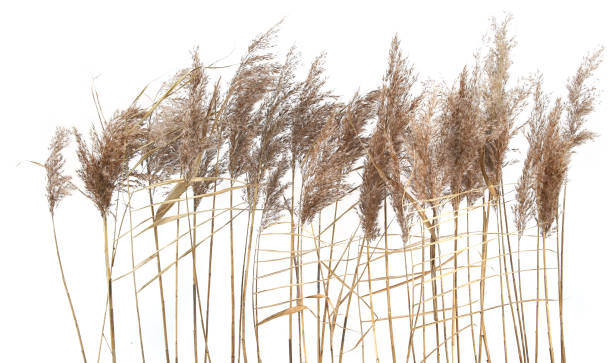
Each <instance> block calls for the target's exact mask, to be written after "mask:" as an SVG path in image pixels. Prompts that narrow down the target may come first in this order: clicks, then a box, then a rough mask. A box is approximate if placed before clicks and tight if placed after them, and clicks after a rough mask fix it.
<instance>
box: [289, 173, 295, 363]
mask: <svg viewBox="0 0 612 363" xmlns="http://www.w3.org/2000/svg"><path fill="white" fill-rule="evenodd" d="M294 198H295V163H292V164H291V235H290V236H289V238H290V243H291V245H290V253H291V257H290V258H289V308H291V307H293V260H294V258H295V249H294V238H295V237H294V233H295V221H294V213H295V210H294V208H295V205H294ZM292 316H293V314H289V315H288V316H287V318H288V319H289V363H292V362H293V317H292Z"/></svg>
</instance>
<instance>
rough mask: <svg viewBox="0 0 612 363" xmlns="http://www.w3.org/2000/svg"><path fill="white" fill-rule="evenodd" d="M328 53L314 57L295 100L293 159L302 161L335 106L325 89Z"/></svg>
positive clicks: (291, 148)
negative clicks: (326, 56) (326, 55)
mask: <svg viewBox="0 0 612 363" xmlns="http://www.w3.org/2000/svg"><path fill="white" fill-rule="evenodd" d="M324 66H325V54H321V55H319V56H318V57H316V58H315V60H314V61H313V62H312V64H311V65H310V70H309V72H308V75H307V76H306V79H305V80H304V81H302V82H300V84H299V85H298V89H297V92H296V104H295V107H294V109H293V110H292V111H291V112H292V115H291V116H292V117H291V119H290V122H289V128H290V129H291V134H290V144H291V145H290V151H291V156H292V159H293V162H294V163H301V162H302V161H303V159H304V157H305V155H306V153H307V152H308V150H309V149H310V148H311V146H312V145H313V143H314V142H315V140H316V139H317V138H318V136H319V132H320V131H321V130H322V129H323V125H324V124H325V122H326V120H327V119H328V117H329V115H330V113H331V111H332V110H333V109H334V108H335V105H334V103H333V102H332V100H333V99H334V98H335V97H333V96H332V94H331V92H330V91H328V90H324V87H325V81H326V79H325V77H324V76H323V73H324V72H325V68H324ZM292 167H293V168H295V165H293V166H292Z"/></svg>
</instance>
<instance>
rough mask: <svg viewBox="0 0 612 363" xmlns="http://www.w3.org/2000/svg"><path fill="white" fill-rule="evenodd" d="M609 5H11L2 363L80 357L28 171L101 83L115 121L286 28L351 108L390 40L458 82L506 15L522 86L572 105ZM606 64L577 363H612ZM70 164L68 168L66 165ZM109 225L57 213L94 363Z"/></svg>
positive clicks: (581, 245) (572, 260) (570, 245)
mask: <svg viewBox="0 0 612 363" xmlns="http://www.w3.org/2000/svg"><path fill="white" fill-rule="evenodd" d="M459 4H461V5H459ZM605 4H606V2H604V1H600V2H597V1H581V2H576V1H573V2H560V1H557V2H546V3H543V2H538V3H534V2H533V1H512V2H508V3H505V4H499V3H497V2H492V1H482V2H469V1H464V2H448V3H447V2H441V1H429V2H425V1H420V2H418V3H417V2H415V3H410V2H396V3H395V2H384V1H377V2H374V1H368V2H363V3H362V2H357V1H353V2H343V3H339V2H334V3H331V2H329V3H326V2H320V1H303V2H300V3H295V4H289V3H288V2H283V1H279V2H271V1H253V2H248V3H247V2H245V3H235V2H229V1H228V2H223V1H215V2H195V1H194V2H186V1H172V2H171V3H170V2H163V3H156V2H127V1H118V2H115V1H105V2H97V3H95V4H94V3H92V2H85V1H75V2H66V1H20V2H13V3H8V2H4V3H3V4H2V5H0V119H1V120H2V128H1V129H0V138H1V142H0V163H1V165H0V170H2V178H1V179H0V180H1V183H2V188H0V190H1V191H2V193H3V194H2V198H1V199H0V200H1V207H0V213H1V218H0V221H1V222H0V223H1V224H0V227H1V229H0V231H1V234H0V236H1V237H0V361H3V362H42V361H48V362H56V361H57V362H60V361H61V362H78V361H79V359H80V354H79V352H78V347H77V345H76V339H75V338H74V330H73V329H74V328H73V325H72V321H71V316H70V313H69V310H68V308H67V304H66V301H65V296H64V292H63V288H62V286H61V282H60V279H59V273H58V269H57V262H56V259H55V255H54V254H55V250H54V247H53V243H52V240H51V239H50V238H51V225H50V219H49V216H48V213H47V205H46V199H45V196H44V182H45V179H44V174H43V172H42V170H41V169H40V168H38V167H35V166H32V165H30V164H28V163H26V162H24V161H26V160H37V161H44V159H45V158H46V156H47V145H48V141H49V139H50V137H51V135H52V133H53V130H54V128H55V126H56V125H64V126H72V125H75V126H77V127H78V128H79V129H80V130H81V131H86V130H87V128H88V127H89V125H90V124H91V123H92V122H97V116H96V111H95V107H94V104H93V101H92V97H91V87H92V82H93V80H94V79H95V86H96V88H97V90H98V92H99V94H100V99H101V103H102V106H103V108H104V112H105V115H106V116H107V117H108V116H110V115H111V114H112V112H113V110H115V109H117V108H121V107H124V106H126V105H127V104H128V103H129V102H131V100H132V99H133V97H134V96H135V95H136V94H137V93H138V92H139V91H140V90H141V88H142V87H143V86H144V85H146V84H147V83H149V82H151V81H154V80H156V79H160V78H161V79H163V78H165V77H168V76H169V75H171V74H172V73H173V72H174V71H175V70H177V69H178V68H181V67H185V66H188V65H189V64H190V58H189V51H190V50H191V49H192V48H193V47H194V46H196V45H199V46H200V49H201V55H202V58H203V60H204V63H210V62H212V61H215V60H217V59H219V58H224V57H225V58H224V59H225V60H226V61H225V62H226V63H228V64H232V63H235V62H236V61H237V60H238V59H239V57H240V55H241V54H242V53H243V52H244V49H245V47H246V46H247V45H248V43H249V41H250V40H251V39H252V38H253V37H254V36H255V35H256V34H257V33H259V32H262V31H265V30H266V29H268V28H269V27H270V26H271V25H272V24H274V23H276V22H277V21H279V20H280V19H281V18H283V17H286V20H285V23H284V24H283V26H282V30H281V33H280V39H279V43H280V49H281V51H282V50H283V49H286V48H287V47H288V46H290V45H291V44H293V43H295V44H296V45H297V47H298V49H299V50H300V51H301V52H302V55H303V60H304V63H305V64H307V63H309V62H310V60H311V59H312V58H313V57H315V56H316V55H317V54H318V53H319V52H321V51H326V52H327V54H328V58H327V68H328V75H329V82H330V84H331V85H332V87H333V88H334V89H335V90H336V93H337V94H339V95H342V96H349V95H351V94H352V93H353V92H354V91H356V90H357V89H358V88H360V89H362V90H367V89H371V88H374V87H376V86H377V85H378V84H379V81H380V79H381V77H382V74H383V71H384V69H385V63H386V56H387V51H388V47H389V44H390V41H391V38H392V36H393V34H394V33H398V34H399V37H400V39H401V41H402V47H403V49H404V52H405V53H406V54H407V55H408V56H409V58H410V60H411V61H412V62H413V63H414V64H415V67H416V70H417V71H418V73H419V74H420V79H421V80H424V79H427V78H434V79H438V80H440V79H442V80H446V81H448V82H452V80H453V79H454V78H455V76H456V75H457V74H458V72H459V71H460V70H461V68H462V67H463V65H464V64H466V63H469V62H471V60H472V54H473V53H474V51H475V50H476V49H477V48H478V47H479V46H481V45H482V36H483V35H484V34H485V33H486V32H487V31H488V30H489V24H490V17H491V16H496V17H498V18H502V17H503V16H504V11H507V12H509V13H511V14H512V15H513V16H514V20H513V22H512V24H511V28H510V29H511V34H513V35H514V36H515V37H516V40H517V42H518V45H517V47H516V49H515V51H514V55H513V59H514V65H513V67H512V69H511V70H512V73H513V74H514V75H525V76H526V75H528V74H529V73H530V72H534V71H536V70H540V71H542V72H543V74H544V80H545V89H546V90H547V91H550V92H553V94H554V95H561V96H563V95H565V88H564V87H565V82H566V80H567V77H568V76H570V75H571V74H573V72H574V71H575V69H576V68H577V66H578V64H579V63H580V61H581V59H582V57H583V55H585V54H586V53H587V52H588V51H590V50H593V49H595V48H596V47H598V46H600V45H604V46H607V47H609V48H610V47H611V46H612V42H611V38H610V34H612V26H610V19H609V14H610V12H609V11H608V9H607V7H606V5H605ZM604 57H605V59H604V63H603V64H602V66H601V68H600V69H599V70H598V71H597V74H596V75H597V78H598V79H599V81H598V82H597V85H598V87H599V89H600V90H601V91H602V94H601V98H600V100H601V102H600V104H599V105H598V106H597V109H596V112H595V113H594V114H593V115H592V117H591V118H590V120H589V127H590V128H591V129H592V130H594V131H595V132H597V133H598V134H599V135H600V136H599V137H598V138H597V140H596V141H595V142H594V143H591V144H588V145H586V146H584V147H581V148H580V150H579V151H578V153H577V154H576V155H575V157H574V158H573V161H572V165H571V170H570V175H569V178H570V183H569V187H568V200H567V206H568V212H567V222H566V224H567V235H566V246H567V247H566V271H565V284H566V285H565V291H566V293H565V294H566V302H565V304H566V305H565V309H566V312H565V316H566V341H567V345H568V348H567V350H568V356H569V360H570V361H585V362H587V361H592V362H603V361H606V360H609V356H610V340H609V338H610V329H611V328H612V315H611V313H610V309H609V308H608V305H609V302H610V297H611V296H610V287H609V286H610V282H609V281H610V277H612V276H611V270H610V256H612V244H611V243H610V235H609V228H608V226H609V224H610V220H611V219H610V217H612V215H611V214H610V212H609V206H610V205H611V203H612V198H611V197H610V187H609V185H610V170H611V167H610V156H611V155H612V126H611V122H610V115H612V108H611V105H612V103H611V102H610V92H612V87H611V86H612V59H610V58H611V57H610V56H609V49H608V50H606V51H605V53H604ZM74 166H75V165H74V160H73V158H70V160H69V165H68V167H69V168H70V169H73V167H74ZM97 217H98V215H97V213H96V212H95V211H94V208H93V206H92V205H91V204H90V202H89V201H86V200H83V198H82V197H72V198H70V199H69V200H67V201H66V202H65V203H64V204H63V205H62V206H61V207H60V209H59V211H58V215H57V219H58V233H60V244H61V248H62V252H63V259H64V263H65V270H66V272H67V274H68V278H69V284H70V288H71V290H72V293H73V296H74V297H73V299H74V301H75V305H76V306H77V309H78V310H79V319H80V320H81V325H82V329H83V334H84V339H85V344H86V349H87V353H88V358H89V359H91V360H93V359H94V357H95V351H96V348H97V336H98V335H97V334H98V330H99V320H100V315H101V313H102V308H103V306H102V305H101V302H100V301H102V302H103V298H104V291H100V289H99V288H98V287H101V286H103V285H102V284H103V282H102V281H103V265H102V261H101V256H102V255H101V248H100V243H99V242H100V241H99V238H98V236H100V231H101V227H100V226H99V224H98V223H97ZM94 221H96V222H94ZM91 236H93V237H91ZM92 238H93V240H92ZM134 339H137V338H136V337H134ZM270 339H273V337H271V338H270ZM133 343H134V344H136V343H137V341H136V340H134V342H133Z"/></svg>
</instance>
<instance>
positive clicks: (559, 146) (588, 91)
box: [530, 49, 603, 234]
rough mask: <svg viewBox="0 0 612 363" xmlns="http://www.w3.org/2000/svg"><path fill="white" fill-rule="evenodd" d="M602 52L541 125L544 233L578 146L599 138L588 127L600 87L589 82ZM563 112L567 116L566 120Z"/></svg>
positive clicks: (538, 172) (539, 187) (539, 196)
mask: <svg viewBox="0 0 612 363" xmlns="http://www.w3.org/2000/svg"><path fill="white" fill-rule="evenodd" d="M602 51H603V49H599V50H597V51H595V52H593V53H592V54H590V55H588V56H586V57H585V58H584V60H583V63H582V64H581V65H580V67H579V68H578V70H577V71H576V74H575V75H574V76H573V77H572V78H570V79H569V81H568V85H567V90H568V96H567V102H566V104H565V105H564V104H563V103H561V100H559V99H558V100H557V102H555V105H554V106H553V108H552V110H551V111H550V113H549V115H548V117H547V119H546V123H545V124H544V125H543V126H541V127H542V136H541V142H540V144H539V145H537V144H536V146H535V147H536V148H537V147H539V148H540V149H539V150H535V151H534V154H536V155H537V157H538V160H536V161H535V162H534V164H535V165H534V169H535V170H534V174H535V187H534V188H535V198H536V204H537V219H538V224H539V225H540V228H542V231H543V233H544V234H548V233H550V231H551V226H552V223H553V222H554V220H555V219H556V217H557V211H558V207H559V193H560V192H561V187H562V185H563V183H564V182H565V179H566V178H567V171H568V168H569V162H570V159H571V155H572V153H573V152H574V148H576V147H577V146H580V145H582V144H584V143H585V142H587V141H588V140H591V139H593V138H594V137H595V134H594V133H593V132H591V131H589V130H585V129H584V123H585V121H586V117H587V116H588V115H589V114H590V113H591V112H592V111H593V108H594V103H595V101H596V99H597V91H596V89H595V88H594V87H592V86H590V85H588V84H587V82H588V81H589V79H590V78H591V77H592V76H593V73H594V72H595V70H596V69H597V67H598V66H599V64H600V63H601V54H602ZM563 111H565V112H566V118H565V122H563V123H562V121H561V118H562V116H563ZM530 145H531V140H530ZM540 145H541V146H540ZM538 151H539V152H538Z"/></svg>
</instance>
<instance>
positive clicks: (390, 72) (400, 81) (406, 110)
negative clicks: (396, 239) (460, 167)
mask: <svg viewBox="0 0 612 363" xmlns="http://www.w3.org/2000/svg"><path fill="white" fill-rule="evenodd" d="M414 73H415V72H414V67H413V66H411V65H409V64H408V62H407V60H406V58H404V57H403V56H402V52H401V50H400V41H399V39H398V37H397V35H396V36H395V37H394V38H393V41H392V42H391V49H390V50H389V61H388V68H387V72H386V74H385V76H384V77H383V87H382V89H381V92H380V104H379V106H378V122H379V124H380V125H381V126H382V127H380V128H377V131H378V130H379V129H380V130H381V132H382V133H383V136H384V138H385V141H386V148H387V155H386V158H387V161H386V162H385V163H384V164H382V165H380V167H382V168H383V169H384V170H385V173H386V174H387V175H388V176H389V178H387V180H386V182H387V190H388V194H389V195H390V196H391V205H392V207H393V210H394V211H395V215H396V217H397V221H398V223H399V225H400V229H401V231H402V239H403V241H404V242H406V241H407V240H408V233H409V227H408V223H407V222H408V221H407V219H406V208H407V205H408V204H407V203H406V196H405V193H406V191H405V188H404V183H403V182H402V170H404V171H407V170H409V168H408V167H406V165H402V164H403V163H402V159H405V158H404V156H405V153H406V145H405V144H404V143H403V141H404V138H403V137H402V135H404V134H405V133H406V131H407V129H408V125H409V124H410V123H411V122H412V120H413V119H414V117H416V110H417V107H418V106H419V104H420V102H421V100H422V95H419V96H413V95H412V94H411V91H412V88H413V86H414V83H415V82H416V75H415V74H414Z"/></svg>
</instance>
